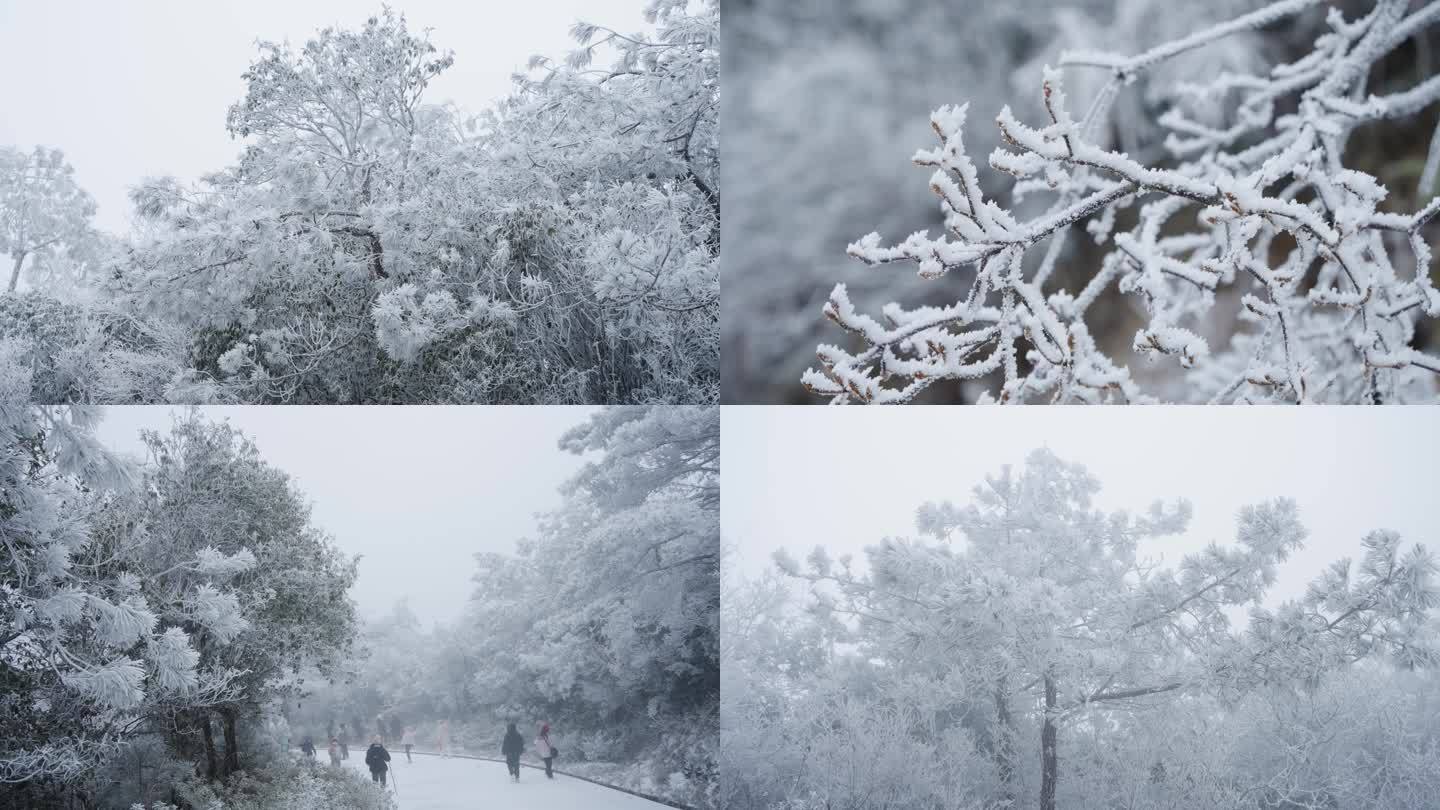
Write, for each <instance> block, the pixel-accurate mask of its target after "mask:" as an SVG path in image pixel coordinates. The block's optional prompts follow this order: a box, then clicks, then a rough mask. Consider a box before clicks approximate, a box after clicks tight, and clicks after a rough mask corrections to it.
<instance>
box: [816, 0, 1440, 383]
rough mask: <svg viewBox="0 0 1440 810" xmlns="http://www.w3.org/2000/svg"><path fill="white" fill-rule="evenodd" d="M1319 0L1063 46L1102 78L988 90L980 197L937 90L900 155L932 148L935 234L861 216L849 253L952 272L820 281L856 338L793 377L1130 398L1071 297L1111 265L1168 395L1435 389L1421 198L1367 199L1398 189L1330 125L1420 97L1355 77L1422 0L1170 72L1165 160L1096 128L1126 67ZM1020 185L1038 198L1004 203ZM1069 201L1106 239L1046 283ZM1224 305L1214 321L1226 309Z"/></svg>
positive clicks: (1147, 65) (1073, 213)
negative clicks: (881, 293)
mask: <svg viewBox="0 0 1440 810" xmlns="http://www.w3.org/2000/svg"><path fill="white" fill-rule="evenodd" d="M1321 5H1328V4H1326V3H1323V2H1322V1H1321V0H1281V2H1275V3H1271V4H1269V5H1266V6H1264V7H1263V8H1260V9H1256V10H1253V11H1251V12H1249V13H1246V14H1242V15H1239V16H1237V17H1236V18H1234V19H1233V20H1230V21H1228V22H1224V23H1220V24H1217V25H1213V26H1211V27H1208V28H1204V29H1203V30H1199V31H1196V32H1194V33H1192V34H1190V35H1188V36H1185V37H1182V38H1180V39H1176V40H1174V41H1171V42H1168V43H1165V44H1161V45H1157V46H1155V47H1152V48H1150V49H1149V50H1146V51H1143V52H1142V53H1140V54H1138V55H1134V56H1124V55H1115V54H1110V53H1099V52H1094V51H1075V52H1069V53H1066V54H1063V55H1062V57H1061V59H1060V66H1061V68H1062V69H1066V68H1068V69H1069V70H1070V71H1072V72H1080V71H1086V70H1094V69H1100V70H1104V71H1108V73H1109V74H1110V78H1109V81H1108V82H1106V83H1105V84H1104V85H1103V86H1102V87H1101V89H1100V90H1099V91H1098V92H1097V93H1096V95H1095V98H1094V100H1093V101H1092V102H1091V104H1090V105H1089V108H1088V109H1087V110H1083V111H1082V110H1079V109H1075V108H1073V107H1072V106H1071V105H1070V104H1069V102H1068V101H1067V98H1066V94H1065V92H1064V89H1063V82H1062V73H1061V71H1060V70H1049V69H1047V70H1046V71H1045V74H1044V77H1043V81H1042V82H1041V98H1042V101H1043V105H1044V110H1045V113H1044V117H1043V118H1041V119H1040V121H1039V122H1038V123H1035V124H1026V123H1024V122H1022V121H1021V120H1020V118H1019V116H1017V115H1015V114H1014V113H1012V112H1011V111H1010V109H1009V107H1006V108H1004V109H1002V110H1001V111H1000V113H999V116H998V118H997V124H998V125H999V129H1000V134H1001V137H1002V139H1003V140H1004V143H1005V144H1006V145H1007V146H1008V147H1010V149H1009V150H1007V149H1004V148H1001V149H997V150H996V151H995V152H993V153H992V154H991V156H990V165H991V167H992V168H993V169H995V170H997V171H1000V172H1004V173H1007V174H1010V175H1014V176H1015V177H1016V178H1018V180H1017V182H1016V185H1015V188H1014V193H1013V195H1012V196H1013V197H1014V198H1015V201H1016V204H1014V205H1011V206H1008V207H1007V206H1001V205H998V204H996V203H995V202H994V201H992V200H989V199H987V195H986V194H985V193H984V191H983V189H982V187H981V180H980V173H979V170H978V168H977V166H976V164H975V162H974V161H973V160H972V159H971V157H970V156H969V154H967V151H966V147H965V145H964V140H963V138H964V133H963V130H964V127H965V122H966V113H967V108H966V107H965V106H961V107H958V108H956V107H944V108H941V109H940V110H937V111H936V112H935V114H934V115H933V116H932V119H931V124H932V127H933V129H934V130H935V132H936V134H937V135H938V136H939V138H940V146H939V147H938V148H936V149H932V150H921V151H920V152H919V153H917V154H916V156H915V162H916V163H917V164H919V165H921V166H924V167H927V168H932V169H933V170H934V173H933V174H932V176H931V180H930V184H931V189H932V190H933V191H934V193H935V194H936V195H937V196H938V197H939V198H940V200H941V212H942V214H943V216H944V226H945V232H944V233H943V234H942V235H940V236H938V237H932V236H930V235H929V234H928V233H927V232H924V231H921V232H917V233H915V234H913V235H912V236H910V237H909V238H907V239H905V240H904V241H902V242H900V243H898V244H896V245H893V246H886V245H884V244H882V241H881V238H880V236H879V235H878V234H871V235H869V236H866V237H864V238H862V239H861V240H859V241H858V242H856V243H854V244H852V245H851V246H850V249H849V252H850V254H851V255H852V256H854V257H855V258H857V259H860V260H861V261H864V262H866V263H869V264H875V265H879V264H888V263H891V262H914V263H915V264H917V265H918V268H919V273H920V275H921V277H922V278H927V279H939V278H952V277H956V276H962V275H963V278H964V282H963V284H964V286H965V287H967V288H968V290H967V291H966V292H965V293H964V294H962V295H959V296H955V297H954V298H953V299H952V300H951V301H950V302H948V303H946V304H945V305H943V306H924V307H917V308H907V307H905V306H903V305H901V304H899V303H892V304H890V305H887V306H886V307H885V308H884V313H883V314H884V318H883V320H880V319H876V318H874V317H871V316H869V315H865V314H863V313H862V312H860V311H859V310H858V309H857V308H856V307H855V306H854V304H852V302H851V298H850V296H849V294H848V292H847V290H846V287H845V285H843V284H841V285H837V286H836V287H835V289H834V291H833V292H832V293H831V296H830V300H829V301H828V302H827V303H826V305H825V307H824V311H825V314H826V316H827V317H829V318H831V319H832V320H834V321H836V322H837V323H838V324H840V325H841V326H842V327H844V328H845V329H847V330H848V331H850V332H852V333H854V334H856V335H857V336H858V337H859V340H860V342H861V343H860V345H861V347H860V348H859V349H858V350H850V349H846V348H842V347H837V346H829V345H822V346H821V347H820V349H819V358H820V368H819V369H818V370H817V369H812V370H811V371H810V372H808V373H807V374H806V375H805V378H804V379H805V383H806V385H808V386H809V387H810V388H811V389H812V390H814V391H816V392H818V393H820V394H823V395H826V396H829V397H831V398H832V399H834V400H837V401H860V402H879V403H883V402H904V401H909V400H911V399H913V398H914V397H915V396H916V395H918V394H919V393H920V392H921V391H923V390H925V389H926V388H927V387H929V386H931V385H933V384H935V383H936V382H940V381H945V380H986V381H991V382H989V383H987V393H986V397H987V398H990V399H997V400H999V401H1002V402H1027V401H1037V400H1050V401H1062V402H1064V401H1080V402H1102V401H1105V402H1109V401H1118V402H1142V401H1150V400H1152V399H1154V398H1155V396H1154V395H1153V394H1151V393H1147V392H1146V391H1145V390H1144V389H1143V388H1142V386H1141V384H1140V382H1139V381H1137V380H1136V379H1135V378H1134V377H1133V376H1132V373H1131V370H1130V368H1129V367H1128V365H1127V364H1126V363H1125V362H1123V361H1121V360H1117V359H1115V358H1113V357H1111V356H1110V355H1108V354H1107V353H1106V351H1105V350H1104V349H1103V348H1102V346H1101V345H1100V343H1099V341H1098V340H1097V338H1096V336H1095V335H1094V334H1092V331H1091V329H1090V328H1089V327H1088V326H1087V313H1091V311H1092V310H1091V307H1092V305H1094V304H1095V303H1096V302H1097V300H1099V299H1100V298H1101V296H1102V294H1104V293H1105V292H1106V291H1107V290H1108V289H1109V288H1110V287H1111V286H1112V285H1116V286H1117V287H1118V290H1119V291H1120V292H1121V293H1123V294H1125V295H1127V296H1130V297H1132V298H1133V299H1134V300H1135V302H1136V304H1137V305H1138V307H1139V309H1140V310H1141V311H1142V312H1143V318H1144V320H1145V326H1144V327H1143V328H1141V329H1140V330H1138V331H1137V332H1136V333H1135V336H1134V340H1133V346H1132V348H1133V351H1134V352H1135V353H1138V354H1146V355H1169V356H1170V357H1172V358H1173V359H1174V362H1177V363H1178V364H1179V366H1180V367H1181V369H1182V371H1183V381H1182V382H1177V383H1175V384H1173V385H1170V386H1168V387H1166V388H1164V389H1162V390H1161V392H1160V393H1161V395H1162V396H1164V397H1166V398H1173V399H1183V400H1198V401H1211V402H1235V401H1254V400H1271V399H1274V400H1280V401H1288V402H1311V401H1321V402H1392V401H1404V400H1412V399H1423V398H1429V397H1432V396H1433V395H1434V393H1435V390H1436V386H1435V375H1436V374H1437V373H1440V360H1436V359H1435V358H1434V357H1431V356H1430V355H1429V354H1426V353H1425V352H1423V351H1422V350H1420V349H1419V348H1417V347H1416V333H1417V324H1419V323H1420V322H1421V321H1422V320H1423V319H1426V318H1433V317H1435V315H1436V314H1437V313H1440V294H1437V293H1436V291H1435V289H1434V287H1433V285H1432V283H1431V279H1430V259H1431V251H1430V248H1429V244H1428V242H1427V236H1426V232H1425V228H1426V227H1427V225H1428V224H1429V223H1430V222H1431V220H1432V219H1433V218H1434V216H1435V214H1436V213H1437V212H1440V200H1436V199H1429V201H1428V202H1425V201H1424V200H1425V199H1427V197H1426V196H1424V195H1422V197H1421V203H1420V204H1419V205H1418V206H1417V207H1416V208H1414V209H1411V210H1408V211H1406V210H1404V209H1403V205H1404V202H1402V210H1399V211H1395V210H1387V207H1386V206H1385V204H1384V203H1385V201H1386V200H1387V198H1391V199H1393V198H1395V197H1396V196H1397V194H1395V193H1393V192H1392V190H1391V189H1387V188H1386V187H1385V186H1384V185H1382V184H1381V183H1380V182H1379V181H1377V179H1376V178H1375V177H1374V176H1372V175H1370V174H1367V173H1365V172H1363V171H1359V170H1357V169H1354V168H1347V165H1346V159H1347V155H1346V145H1347V143H1348V142H1349V141H1351V140H1352V137H1353V136H1354V134H1355V133H1356V132H1357V131H1358V130H1361V129H1362V128H1365V127H1384V126H1387V125H1390V126H1393V125H1394V123H1395V122H1397V121H1403V120H1405V119H1408V118H1410V117H1413V116H1415V115H1417V114H1419V113H1420V112H1421V111H1423V110H1425V109H1426V108H1427V107H1428V106H1429V105H1431V104H1432V103H1433V102H1435V101H1436V100H1437V99H1440V81H1437V78H1436V77H1425V78H1422V80H1421V81H1419V82H1418V83H1413V84H1411V85H1409V86H1405V87H1399V88H1393V89H1392V88H1384V89H1379V88H1375V87H1373V86H1372V85H1371V83H1370V82H1371V78H1370V77H1371V75H1372V73H1374V72H1375V66H1376V65H1377V64H1378V63H1379V62H1380V61H1381V60H1383V59H1384V58H1385V57H1386V56H1387V55H1388V54H1390V53H1391V52H1393V51H1394V50H1395V49H1396V48H1398V47H1399V46H1401V45H1402V44H1403V43H1405V42H1406V41H1407V40H1409V39H1411V38H1412V37H1416V36H1421V35H1424V34H1425V33H1426V31H1427V30H1428V29H1429V27H1430V26H1432V25H1433V24H1434V23H1435V22H1436V21H1437V20H1440V12H1437V9H1436V7H1435V5H1434V4H1433V3H1432V4H1420V5H1419V6H1418V7H1417V6H1416V5H1415V4H1414V3H1411V2H1408V0H1378V2H1375V3H1373V4H1371V5H1370V6H1369V7H1368V9H1367V10H1366V11H1365V13H1363V14H1362V15H1360V16H1359V17H1356V18H1353V19H1347V18H1346V17H1345V15H1344V14H1343V13H1342V12H1341V11H1340V10H1339V9H1338V8H1331V9H1330V13H1329V16H1328V17H1327V18H1326V23H1327V30H1326V31H1325V32H1324V33H1323V34H1321V35H1320V36H1319V37H1318V38H1317V39H1316V40H1315V42H1314V45H1313V48H1312V49H1310V50H1309V51H1307V52H1306V53H1305V54H1304V55H1303V56H1301V57H1300V58H1298V59H1295V60H1293V61H1289V62H1284V63H1282V64H1276V65H1274V66H1272V67H1270V68H1269V69H1268V70H1262V71H1257V72H1246V71H1234V72H1223V73H1221V74H1220V75H1219V76H1218V77H1216V78H1215V79H1214V80H1212V81H1208V82H1200V83H1183V82H1182V83H1180V84H1179V85H1177V86H1176V87H1175V88H1174V89H1173V91H1172V92H1170V93H1169V94H1168V95H1167V96H1166V97H1165V104H1166V107H1165V111H1164V112H1163V114H1162V115H1161V116H1160V117H1159V119H1158V122H1159V124H1160V125H1161V126H1163V127H1164V128H1165V129H1166V130H1167V131H1168V132H1169V134H1168V135H1167V137H1166V139H1165V147H1166V149H1167V151H1168V152H1169V154H1170V157H1171V160H1170V161H1169V162H1168V163H1166V164H1156V163H1143V162H1141V161H1140V160H1136V159H1134V158H1132V157H1131V156H1129V155H1127V154H1125V153H1123V152H1120V151H1117V150H1114V149H1111V148H1107V147H1106V146H1104V145H1101V144H1100V143H1099V142H1098V140H1099V134H1100V133H1101V132H1102V130H1103V125H1104V123H1105V121H1106V118H1107V115H1108V114H1109V111H1110V110H1111V108H1112V105H1114V104H1115V102H1116V99H1117V98H1119V97H1121V96H1123V94H1124V93H1125V92H1126V87H1127V85H1129V84H1131V83H1133V82H1134V81H1135V80H1136V79H1137V78H1138V77H1141V76H1144V75H1145V74H1147V73H1148V72H1150V71H1152V70H1153V69H1154V68H1155V67H1156V66H1158V65H1161V64H1163V63H1164V62H1166V61H1167V60H1170V59H1172V58H1174V57H1177V56H1179V55H1182V54H1186V53H1189V52H1191V51H1195V50H1196V49H1199V48H1202V47H1205V46H1208V45H1210V44H1211V43H1213V42H1216V41H1218V40H1221V39H1222V38H1224V37H1227V36H1232V35H1236V34H1243V33H1246V32H1249V31H1251V30H1253V29H1256V28H1260V27H1263V26H1267V25H1273V24H1275V23H1277V22H1281V21H1285V20H1287V19H1289V18H1291V17H1293V16H1295V15H1297V14H1300V13H1302V12H1305V11H1307V10H1308V9H1311V8H1313V7H1316V6H1321ZM1430 163H1431V164H1432V167H1431V168H1429V169H1427V170H1426V171H1425V172H1423V176H1424V177H1431V176H1433V175H1434V173H1435V169H1434V168H1433V165H1436V164H1440V154H1437V153H1436V151H1435V150H1431V158H1430ZM1422 186H1423V184H1422ZM1401 191H1402V192H1403V193H1406V196H1407V197H1408V192H1409V191H1410V190H1409V189H1403V190H1401ZM1035 196H1040V197H1042V198H1043V200H1044V202H1043V203H1042V204H1035V205H1031V204H1029V203H1026V204H1027V205H1029V207H1028V208H1022V207H1021V206H1020V205H1019V204H1018V203H1019V202H1020V201H1021V200H1022V198H1030V197H1035ZM1137 208H1138V210H1132V209H1137ZM1081 223H1084V224H1085V228H1086V231H1087V233H1088V234H1089V236H1090V237H1091V238H1093V239H1094V240H1095V241H1097V242H1098V243H1101V244H1108V245H1110V246H1111V249H1110V250H1109V252H1108V253H1106V254H1105V255H1104V257H1103V259H1102V260H1101V261H1100V262H1099V266H1098V267H1095V268H1092V269H1090V270H1089V271H1088V272H1086V273H1083V274H1082V280H1081V281H1080V282H1079V283H1078V284H1074V285H1069V284H1062V282H1061V281H1060V279H1061V278H1062V277H1066V278H1068V277H1069V276H1071V275H1073V274H1070V273H1063V274H1062V273H1058V272H1057V268H1058V267H1061V266H1062V265H1063V264H1064V258H1063V257H1064V255H1065V254H1064V251H1065V240H1066V237H1067V234H1068V233H1069V232H1070V231H1071V229H1072V226H1075V225H1079V224H1081ZM1066 269H1068V268H1066ZM1232 312H1233V313H1235V314H1234V315H1233V316H1232V315H1231V314H1230V313H1232ZM1236 322H1238V323H1239V324H1240V326H1239V327H1238V328H1235V329H1233V330H1231V331H1233V334H1230V333H1227V332H1226V331H1224V330H1225V328H1226V325H1228V324H1231V323H1236ZM1207 336H1208V337H1207ZM1212 342H1213V343H1215V345H1214V346H1212V345H1211V344H1212Z"/></svg>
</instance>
